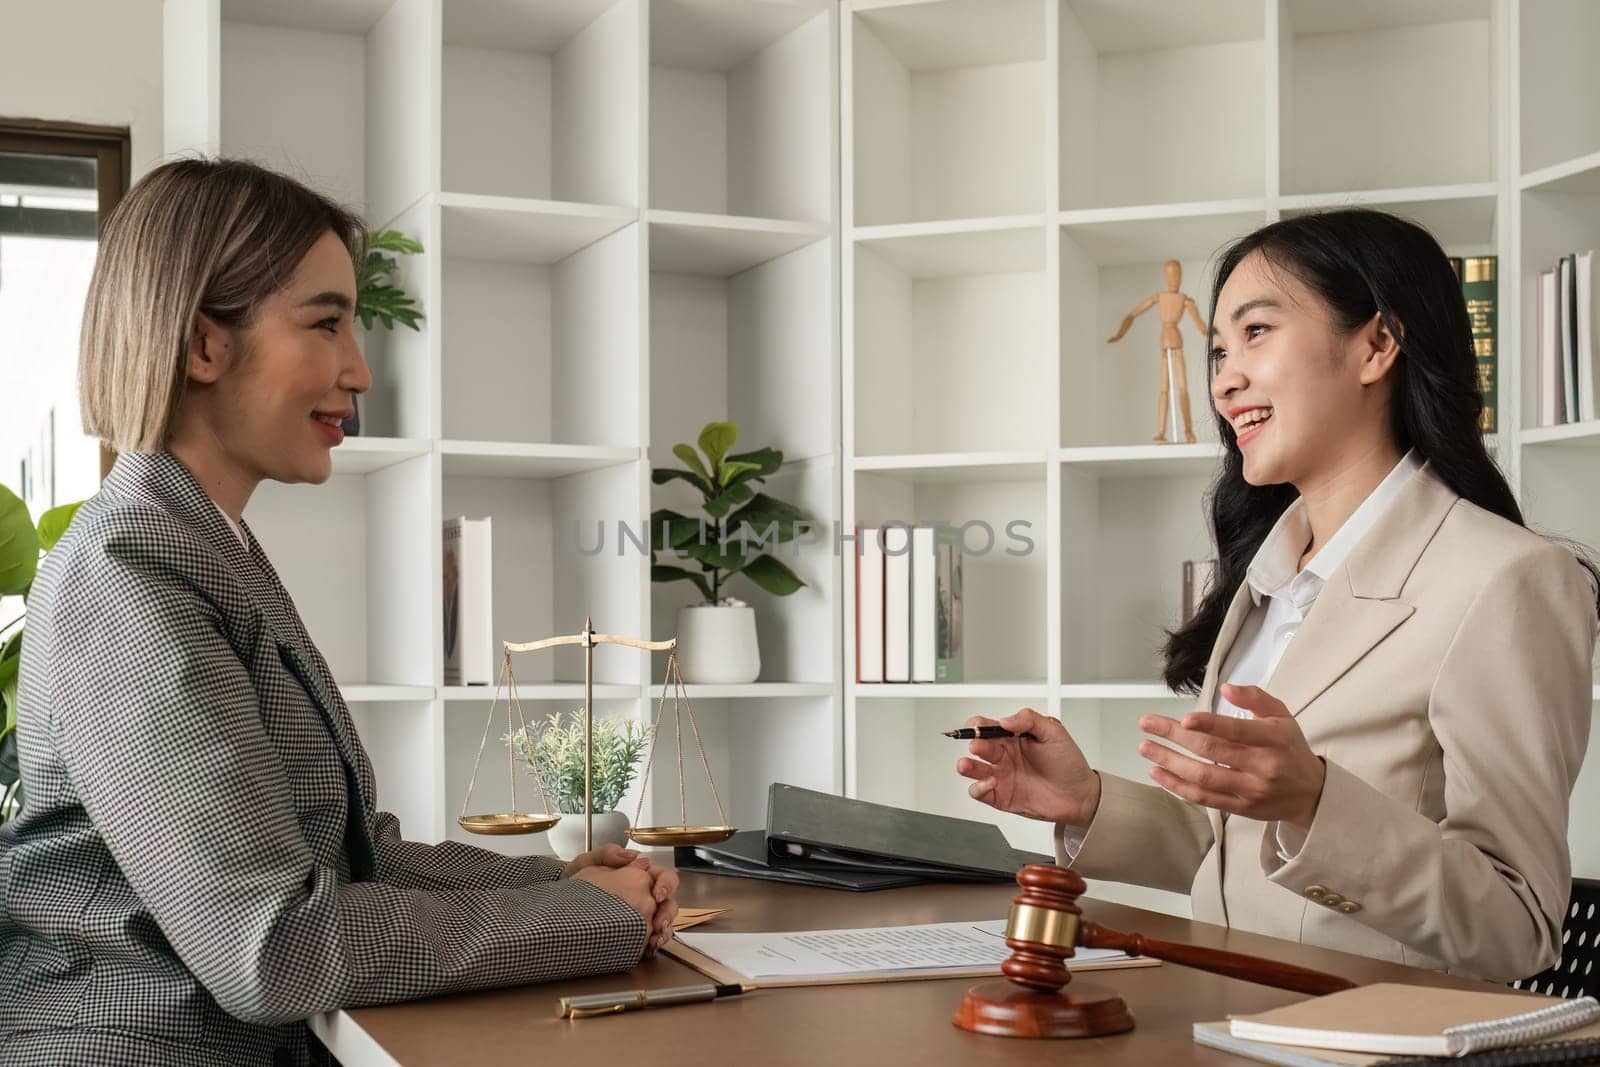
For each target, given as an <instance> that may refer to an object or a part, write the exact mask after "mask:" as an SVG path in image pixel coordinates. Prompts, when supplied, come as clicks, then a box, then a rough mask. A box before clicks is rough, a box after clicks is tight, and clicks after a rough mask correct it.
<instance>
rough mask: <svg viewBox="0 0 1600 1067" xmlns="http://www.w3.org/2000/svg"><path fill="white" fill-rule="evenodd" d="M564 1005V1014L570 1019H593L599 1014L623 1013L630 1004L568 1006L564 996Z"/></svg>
mask: <svg viewBox="0 0 1600 1067" xmlns="http://www.w3.org/2000/svg"><path fill="white" fill-rule="evenodd" d="M562 1006H563V1007H564V1008H565V1011H564V1013H563V1014H564V1016H565V1017H566V1018H568V1019H593V1018H594V1017H596V1016H598V1015H621V1014H622V1013H623V1012H625V1011H627V1010H628V1005H626V1004H620V1003H619V1004H610V1005H607V1006H606V1007H604V1008H573V1007H567V1006H566V1004H565V999H564V998H563V1005H562Z"/></svg>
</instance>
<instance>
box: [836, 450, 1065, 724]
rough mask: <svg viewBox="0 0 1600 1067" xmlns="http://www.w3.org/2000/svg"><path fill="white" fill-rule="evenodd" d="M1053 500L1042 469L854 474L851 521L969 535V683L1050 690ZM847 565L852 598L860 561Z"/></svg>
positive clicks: (965, 564) (965, 541)
mask: <svg viewBox="0 0 1600 1067" xmlns="http://www.w3.org/2000/svg"><path fill="white" fill-rule="evenodd" d="M1047 496H1048V493H1047V477H1046V469H1045V464H1043V463H1039V464H1014V465H1006V466H994V467H979V466H963V467H956V468H950V469H938V468H935V469H911V470H898V471H857V472H856V474H855V492H854V503H855V509H854V515H855V518H856V521H858V522H860V523H862V524H863V526H864V527H865V528H866V530H867V531H868V533H867V536H871V533H870V531H871V530H872V529H873V528H876V527H878V526H882V525H888V524H894V523H899V524H908V525H917V524H933V523H947V524H949V525H950V526H951V527H952V528H953V529H955V530H957V531H962V533H961V536H962V547H963V556H962V561H961V566H962V594H963V599H962V610H963V613H964V620H963V628H962V645H963V652H964V655H963V665H962V670H963V678H964V682H965V683H967V684H977V685H982V684H987V683H1016V684H1023V685H1037V686H1040V687H1043V686H1044V684H1045V682H1046V680H1047V677H1048V663H1047V655H1046V652H1047V649H1046V636H1045V616H1046V608H1047V603H1046V598H1047V592H1046V591H1047V589H1048V587H1049V581H1048V576H1049V571H1050V568H1049V564H1048V556H1049V553H1050V552H1051V551H1052V545H1053V544H1054V535H1053V533H1052V530H1051V528H1050V525H1049V523H1048V521H1047V515H1046V499H1047ZM963 528H964V529H963ZM846 562H847V563H849V564H851V566H848V567H846V573H847V574H850V575H852V577H851V580H850V583H849V585H848V586H847V588H848V589H850V590H851V591H852V592H851V595H852V596H853V590H854V578H853V562H854V561H853V559H847V560H846ZM847 603H849V604H852V605H853V603H854V601H853V600H847ZM865 688H866V686H857V687H856V692H857V693H860V692H861V691H863V690H864V689H865Z"/></svg>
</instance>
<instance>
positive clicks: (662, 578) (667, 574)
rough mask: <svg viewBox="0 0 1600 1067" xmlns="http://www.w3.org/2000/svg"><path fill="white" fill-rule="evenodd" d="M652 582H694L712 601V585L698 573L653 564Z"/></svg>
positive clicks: (651, 568)
mask: <svg viewBox="0 0 1600 1067" xmlns="http://www.w3.org/2000/svg"><path fill="white" fill-rule="evenodd" d="M650 580H651V581H652V582H693V583H694V584H695V585H697V586H699V588H700V593H701V595H702V596H704V597H705V598H706V599H707V600H710V599H711V583H709V582H707V581H706V577H705V575H703V574H700V573H698V572H697V571H689V570H684V569H683V568H682V567H669V566H667V565H666V564H665V563H656V564H652V565H651V567H650Z"/></svg>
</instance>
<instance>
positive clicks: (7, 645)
mask: <svg viewBox="0 0 1600 1067" xmlns="http://www.w3.org/2000/svg"><path fill="white" fill-rule="evenodd" d="M80 504H81V502H80ZM80 504H63V505H61V506H60V507H58V508H51V509H50V510H49V511H47V512H45V513H44V514H43V515H41V516H39V524H38V526H35V525H34V524H33V517H32V516H31V515H29V514H28V505H26V504H24V503H23V502H22V501H21V499H19V498H18V497H17V495H16V494H15V493H13V492H12V491H11V490H9V489H7V488H6V487H5V486H3V485H0V597H7V596H20V597H21V598H22V604H23V614H22V615H19V616H17V617H16V618H15V619H11V620H10V621H8V622H6V623H4V625H0V822H5V821H6V820H7V819H9V818H11V816H12V815H14V814H16V808H17V806H18V801H19V799H20V798H19V797H18V791H19V790H20V788H21V785H22V782H21V778H20V774H21V772H20V771H19V770H18V767H17V668H18V666H19V665H20V664H21V662H22V630H23V621H24V620H25V619H26V617H27V604H28V591H29V590H30V589H32V588H33V576H34V574H35V573H36V572H37V571H38V569H39V559H40V557H42V556H43V555H44V553H46V552H48V551H50V549H51V548H53V547H55V543H56V542H57V541H59V540H60V539H61V535H62V534H64V533H66V532H67V527H68V526H69V525H70V524H71V523H72V516H74V515H76V514H77V513H78V508H79V506H80Z"/></svg>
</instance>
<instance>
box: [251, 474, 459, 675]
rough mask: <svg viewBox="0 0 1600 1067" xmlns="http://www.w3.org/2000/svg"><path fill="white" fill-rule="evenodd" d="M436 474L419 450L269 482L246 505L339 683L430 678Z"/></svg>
mask: <svg viewBox="0 0 1600 1067" xmlns="http://www.w3.org/2000/svg"><path fill="white" fill-rule="evenodd" d="M433 478H434V461H433V459H432V457H431V456H428V455H423V456H417V457H413V458H411V459H407V460H402V461H401V462H398V463H394V464H391V465H389V466H387V467H383V468H381V469H378V470H374V471H373V472H372V473H370V474H336V475H334V476H333V477H332V478H330V479H329V480H328V481H327V482H326V483H324V484H322V485H285V484H283V483H280V482H274V481H263V482H262V483H261V484H260V486H259V487H257V489H256V491H255V494H254V496H252V498H251V500H250V504H249V506H248V507H247V508H246V509H245V515H244V518H245V522H246V523H248V524H249V526H250V529H251V531H252V532H253V533H254V534H255V535H256V538H257V539H258V540H259V541H260V542H261V546H262V548H263V549H264V550H265V551H266V553H267V555H268V557H270V558H271V560H272V562H273V566H274V568H275V569H276V570H277V572H278V575H279V577H280V578H281V579H282V580H283V584H284V587H285V588H286V589H287V590H288V591H289V595H290V596H291V597H292V598H293V599H294V602H295V606H296V607H297V608H298V609H299V612H300V617H301V619H302V620H304V622H305V625H306V629H307V631H309V632H310V634H311V638H312V640H313V641H315V642H316V643H317V647H318V648H319V649H321V650H322V654H323V656H324V657H325V658H326V659H327V661H328V666H329V668H330V669H331V670H332V671H333V676H334V678H335V679H337V680H338V681H339V683H340V684H341V685H356V684H362V683H372V684H380V685H433V684H434V681H435V679H434V663H435V660H436V658H437V653H436V645H437V642H436V641H435V640H434V627H433V624H432V621H431V620H433V619H434V618H435V616H436V615H437V614H438V610H437V609H438V598H437V597H435V596H434V595H433V592H432V588H431V583H429V582H427V581H426V580H425V578H426V576H427V575H430V574H432V573H433V571H434V568H435V566H436V565H437V561H436V560H435V559H434V547H433V546H434V543H435V542H434V535H433V532H432V531H431V530H430V529H429V526H430V521H429V519H430V516H431V514H432V507H431V505H430V501H431V499H432V487H433ZM308 531H316V533H315V535H314V536H309V537H308V535H307V532H308Z"/></svg>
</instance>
